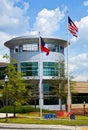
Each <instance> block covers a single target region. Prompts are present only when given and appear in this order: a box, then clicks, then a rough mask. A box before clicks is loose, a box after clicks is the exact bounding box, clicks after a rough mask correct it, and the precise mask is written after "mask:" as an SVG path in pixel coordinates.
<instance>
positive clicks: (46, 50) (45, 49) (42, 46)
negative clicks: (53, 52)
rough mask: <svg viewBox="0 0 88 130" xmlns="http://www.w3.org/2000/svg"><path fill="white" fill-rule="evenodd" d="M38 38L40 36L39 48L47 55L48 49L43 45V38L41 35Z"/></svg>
mask: <svg viewBox="0 0 88 130" xmlns="http://www.w3.org/2000/svg"><path fill="white" fill-rule="evenodd" d="M40 38H41V46H40V48H41V50H42V51H44V52H46V55H49V52H50V50H49V49H48V48H47V47H45V42H44V40H43V38H42V37H40Z"/></svg>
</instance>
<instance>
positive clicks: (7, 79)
mask: <svg viewBox="0 0 88 130" xmlns="http://www.w3.org/2000/svg"><path fill="white" fill-rule="evenodd" d="M8 81H9V77H8V76H7V75H6V76H5V84H6V122H8Z"/></svg>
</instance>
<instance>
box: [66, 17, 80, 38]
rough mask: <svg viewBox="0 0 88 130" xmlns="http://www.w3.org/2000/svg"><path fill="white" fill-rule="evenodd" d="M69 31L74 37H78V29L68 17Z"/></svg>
mask: <svg viewBox="0 0 88 130" xmlns="http://www.w3.org/2000/svg"><path fill="white" fill-rule="evenodd" d="M68 30H69V31H70V33H71V34H72V35H73V36H75V37H77V35H76V33H77V32H78V28H77V26H76V25H75V24H74V22H73V21H72V20H71V18H70V17H69V16H68Z"/></svg>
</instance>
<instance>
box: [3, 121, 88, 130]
mask: <svg viewBox="0 0 88 130" xmlns="http://www.w3.org/2000/svg"><path fill="white" fill-rule="evenodd" d="M0 129H30V130H88V126H65V125H40V124H14V123H0Z"/></svg>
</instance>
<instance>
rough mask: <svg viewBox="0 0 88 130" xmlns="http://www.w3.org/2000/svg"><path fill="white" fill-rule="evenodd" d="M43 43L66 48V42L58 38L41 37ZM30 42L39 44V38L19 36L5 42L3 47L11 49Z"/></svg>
mask: <svg viewBox="0 0 88 130" xmlns="http://www.w3.org/2000/svg"><path fill="white" fill-rule="evenodd" d="M43 39H44V41H45V42H47V43H59V44H61V45H62V46H63V47H64V48H65V47H67V41H66V40H64V39H60V38H58V37H43ZM32 42H39V36H36V35H32V36H31V35H30V36H21V37H15V38H12V39H11V40H9V41H6V42H5V43H4V45H5V46H6V47H8V48H12V47H14V46H17V45H23V44H27V43H29V44H30V43H32Z"/></svg>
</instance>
